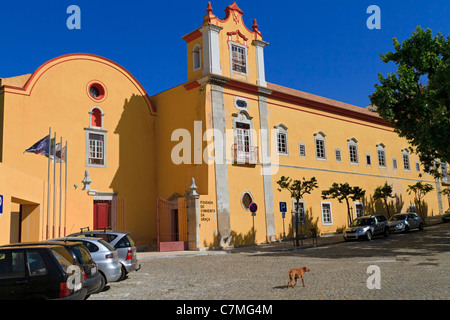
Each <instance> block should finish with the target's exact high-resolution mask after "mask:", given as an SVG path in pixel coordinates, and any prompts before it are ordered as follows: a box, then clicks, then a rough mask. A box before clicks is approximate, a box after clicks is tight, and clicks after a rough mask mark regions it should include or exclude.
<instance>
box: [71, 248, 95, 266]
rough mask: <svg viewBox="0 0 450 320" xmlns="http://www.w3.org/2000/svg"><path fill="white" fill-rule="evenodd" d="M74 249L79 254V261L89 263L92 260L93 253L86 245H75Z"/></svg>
mask: <svg viewBox="0 0 450 320" xmlns="http://www.w3.org/2000/svg"><path fill="white" fill-rule="evenodd" d="M73 251H74V252H75V255H76V256H77V259H78V261H80V262H81V263H82V264H88V263H90V261H91V260H92V258H91V254H90V253H89V251H88V250H87V249H85V248H84V246H74V247H73Z"/></svg>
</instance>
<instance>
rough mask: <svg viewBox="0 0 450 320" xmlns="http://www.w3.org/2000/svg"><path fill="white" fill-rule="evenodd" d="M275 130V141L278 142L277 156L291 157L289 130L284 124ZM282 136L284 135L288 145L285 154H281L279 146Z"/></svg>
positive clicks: (277, 126)
mask: <svg viewBox="0 0 450 320" xmlns="http://www.w3.org/2000/svg"><path fill="white" fill-rule="evenodd" d="M274 128H275V129H276V130H275V141H276V147H277V155H280V156H289V143H288V141H289V140H288V133H287V130H288V128H287V127H286V126H285V125H284V124H282V123H280V124H278V125H276V126H275V127H274ZM280 135H284V139H285V144H286V146H285V152H283V151H281V152H280V144H279V136H280Z"/></svg>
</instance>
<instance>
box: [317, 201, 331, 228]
mask: <svg viewBox="0 0 450 320" xmlns="http://www.w3.org/2000/svg"><path fill="white" fill-rule="evenodd" d="M324 204H327V205H329V206H330V221H329V222H328V221H327V222H325V219H324V212H323V205H324ZM320 213H321V217H322V225H324V226H331V225H333V209H332V206H331V202H330V201H321V202H320Z"/></svg>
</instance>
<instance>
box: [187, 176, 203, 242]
mask: <svg viewBox="0 0 450 320" xmlns="http://www.w3.org/2000/svg"><path fill="white" fill-rule="evenodd" d="M199 199H200V195H199V194H198V193H197V186H196V185H195V180H194V178H192V184H191V186H190V187H189V194H188V196H187V219H188V250H200V232H199V231H200V230H199V222H200V218H199V217H200V205H199Z"/></svg>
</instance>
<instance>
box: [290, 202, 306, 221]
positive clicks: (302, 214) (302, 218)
mask: <svg viewBox="0 0 450 320" xmlns="http://www.w3.org/2000/svg"><path fill="white" fill-rule="evenodd" d="M292 207H293V208H294V212H295V213H297V200H292ZM299 208H300V211H299V212H298V213H299V215H298V218H299V220H298V224H301V223H305V202H304V201H303V200H300V201H299ZM293 221H294V220H293Z"/></svg>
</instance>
